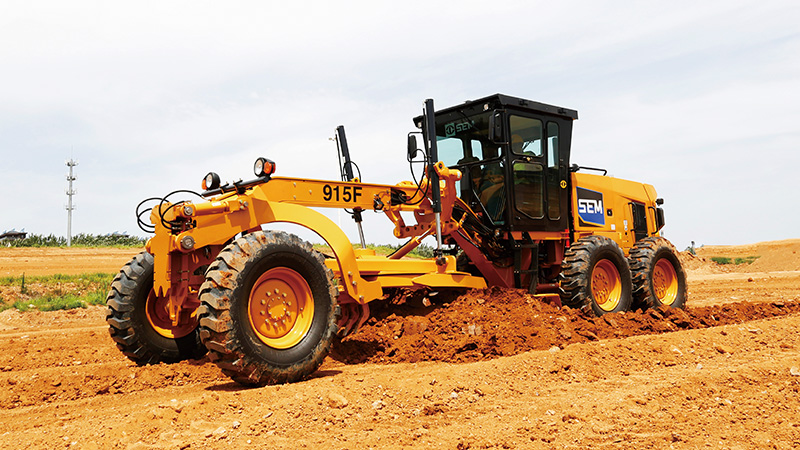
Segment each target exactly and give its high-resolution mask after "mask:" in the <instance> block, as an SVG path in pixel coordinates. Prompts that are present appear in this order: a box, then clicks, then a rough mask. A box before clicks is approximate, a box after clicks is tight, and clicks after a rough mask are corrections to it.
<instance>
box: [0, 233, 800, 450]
mask: <svg viewBox="0 0 800 450" xmlns="http://www.w3.org/2000/svg"><path fill="white" fill-rule="evenodd" d="M775 244H776V243H763V245H762V244H754V245H753V246H747V248H746V249H744V250H742V249H741V247H725V248H723V249H722V250H719V248H717V247H715V248H714V249H713V250H714V251H715V252H717V253H713V254H711V253H705V252H707V251H710V250H712V249H710V248H709V247H704V248H702V249H698V255H697V256H691V255H688V254H683V255H682V256H681V258H682V261H684V265H685V267H686V268H687V274H688V278H689V298H690V300H689V305H688V307H687V308H686V310H685V311H684V310H672V309H667V308H664V309H659V310H650V311H645V312H628V313H625V314H613V315H607V316H604V317H603V318H594V317H587V316H585V315H583V314H581V313H580V312H578V311H575V310H570V309H568V308H558V307H557V306H556V305H551V304H548V303H546V302H542V301H540V300H538V299H535V298H531V297H530V296H528V295H527V294H525V293H524V292H521V291H508V290H499V289H490V290H482V291H471V292H467V293H461V294H457V293H447V292H442V293H439V295H436V296H425V295H422V294H421V293H412V294H403V293H396V295H394V296H392V297H390V298H388V299H387V300H385V301H382V302H380V303H375V304H374V305H373V307H372V309H373V313H374V316H373V318H372V319H370V321H369V322H368V323H367V324H366V325H365V327H363V328H362V329H361V330H359V331H358V332H357V333H355V334H354V335H352V336H349V337H348V338H346V339H345V340H344V341H343V342H341V343H340V344H339V345H338V347H337V349H336V351H335V352H334V353H333V354H332V355H331V357H329V358H328V359H327V360H326V361H325V363H324V364H323V366H322V368H321V369H320V370H319V371H318V372H317V373H315V374H314V375H313V376H312V377H311V378H310V379H308V380H306V381H303V382H299V383H294V384H290V385H280V386H267V387H264V388H258V389H246V388H243V387H241V386H239V385H237V384H235V383H233V382H231V381H229V380H228V379H227V378H226V377H225V376H224V375H222V374H221V373H220V371H219V370H218V369H217V368H216V366H214V365H213V364H211V363H208V362H207V361H203V360H201V361H189V362H184V363H179V364H173V365H164V364H161V365H155V366H145V367H138V366H136V365H135V364H133V363H131V362H130V361H128V360H127V359H126V358H125V357H124V356H123V355H122V354H121V353H120V352H119V351H118V350H117V349H116V347H115V346H114V345H113V342H112V341H111V339H110V338H109V336H108V332H107V326H106V325H105V322H104V320H105V308H102V307H93V308H88V309H83V310H71V311H57V312H48V313H45V312H36V311H33V312H26V313H20V312H17V311H15V310H6V311H4V312H2V313H0V346H2V348H3V352H2V353H0V410H1V411H0V448H9V449H12V448H13V449H18V448H43V449H44V448H47V449H51V448H89V449H101V448H102V449H105V448H119V449H150V448H156V449H217V448H287V449H289V448H291V449H296V448H309V449H317V448H326V449H327V448H331V449H353V448H356V449H361V448H364V449H366V448H376V449H378V448H381V449H382V448H444V449H494V448H520V449H524V448H537V449H538V448H541V449H550V448H615V449H616V448H622V449H641V448H649V449H662V448H688V449H694V448H707V447H708V448H732V449H751V448H753V449H756V448H758V449H761V448H779V449H782V448H796V447H800V335H799V334H798V329H800V267H797V266H790V264H791V262H792V261H797V260H796V255H797V254H796V253H791V252H796V251H797V250H800V240H795V241H781V243H777V244H778V245H775ZM743 247H744V246H743ZM773 248H779V249H783V250H785V252H783V251H777V252H774V255H773V256H770V254H771V253H770V252H771V251H772V250H771V249H773ZM103 251H104V250H96V252H97V253H102V252H103ZM736 251H741V252H742V253H741V256H761V257H760V258H759V259H757V260H756V261H755V262H754V263H752V265H750V266H747V265H740V266H735V267H734V266H730V267H729V266H719V265H716V264H715V263H712V262H711V261H710V260H709V258H710V257H711V256H740V254H736V253H735V252H736ZM786 252H789V253H786ZM135 253H136V252H135V251H133V252H131V253H129V255H128V257H126V258H125V259H123V263H124V262H125V261H127V259H129V257H130V256H133V254H135ZM1 255H2V254H0V256H1ZM789 255H793V256H789ZM781 258H783V259H781ZM793 258H795V259H793ZM758 262H760V265H758V266H756V263H758ZM61 263H62V264H63V262H61ZM15 275H16V274H15Z"/></svg>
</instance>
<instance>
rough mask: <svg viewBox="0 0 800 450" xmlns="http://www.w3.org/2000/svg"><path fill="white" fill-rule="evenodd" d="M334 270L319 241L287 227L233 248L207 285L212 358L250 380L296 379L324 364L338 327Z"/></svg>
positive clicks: (206, 329) (206, 334)
mask: <svg viewBox="0 0 800 450" xmlns="http://www.w3.org/2000/svg"><path fill="white" fill-rule="evenodd" d="M332 278H333V272H332V271H331V270H330V269H328V268H327V267H326V266H325V263H324V258H323V257H322V255H321V254H319V253H318V252H315V251H313V250H312V248H311V245H310V244H309V243H307V242H304V241H302V240H300V238H298V237H297V236H294V235H291V234H287V233H283V232H267V233H265V232H262V231H258V232H255V233H251V234H247V235H245V236H243V237H241V238H239V239H237V240H235V241H234V242H233V243H231V244H230V245H228V246H227V247H225V248H224V249H223V250H222V251H221V252H220V254H219V256H217V259H216V260H215V261H214V263H212V264H211V266H210V267H209V269H208V272H207V273H206V281H205V283H203V285H202V287H201V288H200V301H201V303H202V305H201V306H200V336H201V339H202V341H203V343H204V344H205V346H206V347H207V348H208V350H209V358H210V359H211V360H212V361H214V362H215V363H216V364H217V365H218V366H219V367H220V368H221V369H222V371H223V372H224V373H225V374H226V375H228V376H229V377H231V378H232V379H233V380H234V381H236V382H237V383H240V384H243V385H246V386H264V385H267V384H276V383H290V382H294V381H299V380H302V379H303V378H305V377H307V376H309V375H310V374H312V373H313V372H314V371H316V370H317V368H319V366H320V364H322V361H323V359H325V356H327V354H328V352H329V351H330V348H331V343H332V342H333V339H334V336H335V334H336V331H337V315H338V308H337V305H336V296H337V292H338V291H337V290H336V288H335V287H334V285H333V283H332Z"/></svg>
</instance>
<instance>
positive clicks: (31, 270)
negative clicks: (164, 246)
mask: <svg viewBox="0 0 800 450" xmlns="http://www.w3.org/2000/svg"><path fill="white" fill-rule="evenodd" d="M142 251H144V248H141V249H136V248H102V249H96V248H84V247H39V248H26V247H21V248H16V247H0V277H19V276H22V274H25V276H36V275H54V274H57V273H60V274H63V275H77V274H82V273H116V272H117V271H118V270H119V268H120V267H122V266H123V265H124V264H125V263H127V262H128V261H130V260H131V258H133V257H134V256H136V254H137V253H140V252H142Z"/></svg>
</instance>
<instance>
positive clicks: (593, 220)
mask: <svg viewBox="0 0 800 450" xmlns="http://www.w3.org/2000/svg"><path fill="white" fill-rule="evenodd" d="M577 192H578V217H579V218H580V220H581V225H589V226H603V225H605V224H606V215H605V210H604V209H603V193H602V192H597V191H590V190H589V189H584V188H577Z"/></svg>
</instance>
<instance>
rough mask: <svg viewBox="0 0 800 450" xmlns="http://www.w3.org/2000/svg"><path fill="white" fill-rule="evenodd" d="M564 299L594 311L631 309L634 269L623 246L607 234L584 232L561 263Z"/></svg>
mask: <svg viewBox="0 0 800 450" xmlns="http://www.w3.org/2000/svg"><path fill="white" fill-rule="evenodd" d="M561 276H562V281H561V289H562V293H561V303H562V304H564V305H566V306H569V307H570V308H576V309H580V310H582V311H585V312H589V311H592V312H593V313H594V314H595V315H597V316H601V315H603V314H607V313H612V312H621V311H628V310H630V308H631V304H632V297H631V292H632V283H631V271H630V268H629V266H628V261H627V260H626V259H625V254H624V253H623V252H622V249H621V248H620V247H619V245H617V243H616V242H614V241H613V240H611V239H609V238H607V237H605V236H585V237H582V238H580V239H578V240H577V241H576V242H575V243H574V244H572V245H571V246H570V247H569V249H567V251H566V253H565V254H564V261H562V263H561Z"/></svg>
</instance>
